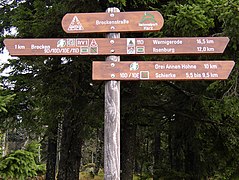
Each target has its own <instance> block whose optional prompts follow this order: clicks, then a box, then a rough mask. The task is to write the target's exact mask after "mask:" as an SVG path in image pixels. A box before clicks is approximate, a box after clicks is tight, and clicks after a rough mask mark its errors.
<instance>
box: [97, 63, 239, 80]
mask: <svg viewBox="0 0 239 180" xmlns="http://www.w3.org/2000/svg"><path fill="white" fill-rule="evenodd" d="M234 64H235V63H234V61H137V62H133V61H121V62H107V61H94V62H93V68H92V79H93V80H223V79H227V78H228V76H229V74H230V72H231V71H232V68H233V66H234Z"/></svg>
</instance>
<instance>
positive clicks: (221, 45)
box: [4, 37, 229, 56]
mask: <svg viewBox="0 0 239 180" xmlns="http://www.w3.org/2000/svg"><path fill="white" fill-rule="evenodd" d="M228 42H229V38H228V37H197V38H194V37H193V38H192V37H191V38H119V39H107V38H98V39H93V38H67V39H66V38H65V39H64V38H62V39H60V38H58V39H5V40H4V44H5V45H6V47H7V49H8V51H9V52H10V54H11V55H13V56H24V55H45V56H68V55H69V56H71V55H146V54H152V55H153V54H155V55H160V54H168V55H169V54H171V55H174V54H212V53H213V54H214V53H223V51H224V50H225V48H226V46H227V44H228Z"/></svg>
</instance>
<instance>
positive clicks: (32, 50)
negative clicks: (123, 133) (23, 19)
mask: <svg viewBox="0 0 239 180" xmlns="http://www.w3.org/2000/svg"><path fill="white" fill-rule="evenodd" d="M163 23H164V20H163V17H162V15H161V14H160V13H159V12H157V11H143V12H119V9H117V8H108V9H107V11H106V13H72V14H66V15H65V16H64V17H63V19H62V27H63V29H64V31H65V32H67V33H102V32H106V33H108V34H106V38H94V39H93V38H56V39H6V40H4V44H5V45H6V47H7V49H8V50H9V52H10V54H11V55H13V56H30V55H37V56H38V55H39V56H40V55H41V56H68V55H69V56H72V55H77V56H80V55H108V56H107V57H106V61H105V62H101V61H100V62H93V68H92V72H93V73H92V78H93V80H106V83H105V136H104V139H105V143H104V144H105V145H104V152H105V153H104V157H105V160H104V173H105V178H104V179H105V180H119V179H120V81H121V80H222V79H227V78H228V76H229V74H230V72H231V70H232V68H233V66H234V62H233V61H155V62H152V61H146V62H142V61H137V62H136V61H125V62H120V57H119V56H116V55H146V54H151V55H153V54H154V55H160V54H168V55H176V54H215V53H223V52H224V50H225V48H226V46H227V44H228V42H229V39H228V38H227V37H185V38H180V37H179V38H120V34H119V32H143V31H145V32H150V31H158V30H160V29H161V28H162V26H163Z"/></svg>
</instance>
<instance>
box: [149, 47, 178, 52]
mask: <svg viewBox="0 0 239 180" xmlns="http://www.w3.org/2000/svg"><path fill="white" fill-rule="evenodd" d="M153 53H175V49H174V48H153Z"/></svg>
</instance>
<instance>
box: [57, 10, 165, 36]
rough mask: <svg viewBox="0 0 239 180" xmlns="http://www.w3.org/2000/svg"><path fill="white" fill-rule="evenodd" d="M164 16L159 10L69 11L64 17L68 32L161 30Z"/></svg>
mask: <svg viewBox="0 0 239 180" xmlns="http://www.w3.org/2000/svg"><path fill="white" fill-rule="evenodd" d="M163 23H164V20H163V16H162V15H161V14H160V13H159V12H158V11H136V12H112V13H68V14H66V15H65V16H64V17H63V19H62V28H63V30H64V31H65V32H67V33H102V32H137V31H139V32H143V31H159V30H160V29H161V28H162V27H163Z"/></svg>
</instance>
